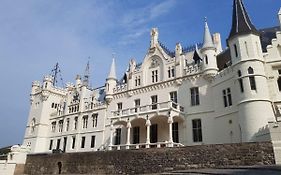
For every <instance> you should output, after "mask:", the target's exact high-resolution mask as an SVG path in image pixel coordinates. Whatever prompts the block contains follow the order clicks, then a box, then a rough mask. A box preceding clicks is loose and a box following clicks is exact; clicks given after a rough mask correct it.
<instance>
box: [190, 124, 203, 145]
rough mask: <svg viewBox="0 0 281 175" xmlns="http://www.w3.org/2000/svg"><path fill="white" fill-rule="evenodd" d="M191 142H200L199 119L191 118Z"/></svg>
mask: <svg viewBox="0 0 281 175" xmlns="http://www.w3.org/2000/svg"><path fill="white" fill-rule="evenodd" d="M192 132H193V142H202V126H201V119H195V120H192Z"/></svg>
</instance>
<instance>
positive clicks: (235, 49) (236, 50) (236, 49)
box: [233, 44, 238, 58]
mask: <svg viewBox="0 0 281 175" xmlns="http://www.w3.org/2000/svg"><path fill="white" fill-rule="evenodd" d="M233 47H234V52H235V57H236V58H237V57H238V48H237V45H236V44H234V45H233Z"/></svg>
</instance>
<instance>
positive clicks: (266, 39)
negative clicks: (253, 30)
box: [259, 26, 280, 52]
mask: <svg viewBox="0 0 281 175" xmlns="http://www.w3.org/2000/svg"><path fill="white" fill-rule="evenodd" d="M278 30H279V31H280V27H279V26H276V27H270V28H265V29H260V30H259V32H260V38H261V46H262V51H263V52H267V50H266V47H267V46H268V45H271V40H272V39H273V38H276V32H277V31H278Z"/></svg>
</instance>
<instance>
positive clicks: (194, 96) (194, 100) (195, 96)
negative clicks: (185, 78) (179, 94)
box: [190, 87, 200, 106]
mask: <svg viewBox="0 0 281 175" xmlns="http://www.w3.org/2000/svg"><path fill="white" fill-rule="evenodd" d="M190 96H191V106H196V105H199V104H200V100H199V88H198V87H194V88H191V89H190Z"/></svg>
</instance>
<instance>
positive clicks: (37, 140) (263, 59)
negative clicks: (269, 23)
mask: <svg viewBox="0 0 281 175" xmlns="http://www.w3.org/2000/svg"><path fill="white" fill-rule="evenodd" d="M278 16H279V20H280V25H281V10H280V12H279V14H278ZM204 29H205V31H204V40H203V44H198V46H197V45H194V46H191V47H187V48H183V47H182V46H181V44H179V43H178V44H177V45H176V46H175V51H170V50H168V49H167V48H166V47H165V46H164V45H163V44H161V43H160V42H159V39H158V36H159V33H158V30H157V29H156V28H153V29H152V30H151V40H150V47H149V50H148V52H147V54H146V55H145V58H144V60H143V62H142V63H141V64H137V63H136V61H135V60H134V59H131V60H130V62H129V68H128V70H127V71H126V72H125V73H124V77H122V79H121V80H118V79H117V77H116V73H115V61H117V60H114V59H113V61H112V64H111V68H110V71H109V75H108V77H107V79H106V81H105V86H103V87H100V88H94V89H93V88H90V87H89V85H88V84H89V83H88V78H89V77H88V76H87V75H86V76H84V77H82V78H81V77H80V76H77V77H76V83H75V84H71V83H68V84H67V86H66V88H59V87H55V86H54V77H53V76H45V77H44V79H43V82H42V83H40V82H38V81H35V82H33V84H32V90H31V107H30V113H29V118H28V123H27V127H26V132H25V137H24V141H23V145H24V146H27V147H30V149H31V153H43V152H45V153H46V152H52V151H53V150H59V149H60V150H62V151H64V152H82V151H98V150H119V149H141V148H152V147H174V146H183V145H198V144H217V143H239V142H253V141H268V140H270V139H271V138H270V132H269V127H268V123H269V122H276V121H278V120H280V118H279V116H280V113H279V108H280V107H281V93H280V91H281V31H280V28H279V27H275V28H271V29H263V30H257V29H256V28H255V26H254V25H253V24H252V22H251V21H250V18H249V16H248V14H247V12H246V10H245V7H244V5H243V2H242V0H234V5H233V19H232V29H231V31H230V34H229V37H228V39H227V45H228V48H227V49H225V50H223V49H222V46H221V39H220V34H218V33H215V34H211V32H210V30H209V27H208V24H207V22H205V28H204ZM272 31H273V33H274V35H273V37H272V36H271V35H270V37H269V38H268V34H269V33H270V32H271V33H272ZM275 34H276V35H275ZM268 41H269V42H268Z"/></svg>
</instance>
